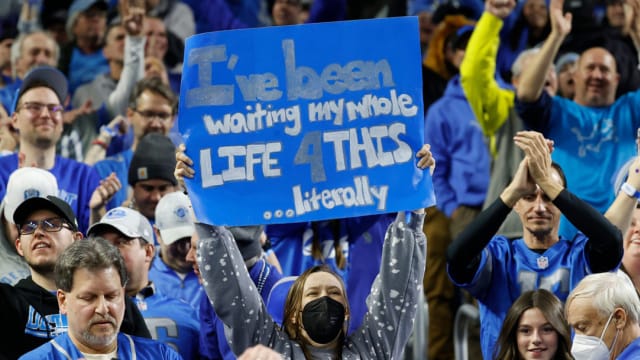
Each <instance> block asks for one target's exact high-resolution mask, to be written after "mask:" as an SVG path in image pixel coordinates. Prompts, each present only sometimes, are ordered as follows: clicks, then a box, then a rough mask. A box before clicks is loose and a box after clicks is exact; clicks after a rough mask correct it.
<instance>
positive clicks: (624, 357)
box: [616, 338, 640, 360]
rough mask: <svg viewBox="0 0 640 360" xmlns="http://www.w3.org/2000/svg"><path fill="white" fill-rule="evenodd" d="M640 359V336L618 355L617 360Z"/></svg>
mask: <svg viewBox="0 0 640 360" xmlns="http://www.w3.org/2000/svg"><path fill="white" fill-rule="evenodd" d="M635 359H640V338H636V339H635V340H633V342H632V343H631V344H629V345H627V347H626V348H624V350H623V351H622V353H620V355H618V357H617V358H616V360H635Z"/></svg>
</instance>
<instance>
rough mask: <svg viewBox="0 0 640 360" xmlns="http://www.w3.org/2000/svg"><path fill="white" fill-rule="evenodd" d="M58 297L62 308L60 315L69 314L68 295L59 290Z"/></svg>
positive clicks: (59, 305)
mask: <svg viewBox="0 0 640 360" xmlns="http://www.w3.org/2000/svg"><path fill="white" fill-rule="evenodd" d="M56 297H57V298H58V307H59V308H60V314H66V313H67V294H65V292H64V291H62V290H60V289H58V292H57V293H56Z"/></svg>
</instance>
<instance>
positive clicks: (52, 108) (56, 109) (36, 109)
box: [16, 101, 64, 116]
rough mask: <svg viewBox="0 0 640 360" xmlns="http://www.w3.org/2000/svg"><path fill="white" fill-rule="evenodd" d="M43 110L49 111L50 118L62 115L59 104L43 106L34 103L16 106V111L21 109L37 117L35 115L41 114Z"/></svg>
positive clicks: (62, 109) (61, 108)
mask: <svg viewBox="0 0 640 360" xmlns="http://www.w3.org/2000/svg"><path fill="white" fill-rule="evenodd" d="M44 108H47V110H48V111H49V114H51V116H59V115H62V111H64V107H62V105H59V104H43V103H41V102H36V101H29V102H25V103H23V104H22V105H20V106H18V108H17V109H16V111H20V110H22V109H27V111H29V112H30V113H31V114H33V115H36V116H37V115H40V114H42V110H44Z"/></svg>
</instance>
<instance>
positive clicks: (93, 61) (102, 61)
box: [67, 47, 110, 94]
mask: <svg viewBox="0 0 640 360" xmlns="http://www.w3.org/2000/svg"><path fill="white" fill-rule="evenodd" d="M109 71H110V70H109V62H108V61H107V58H105V57H104V54H103V53H102V50H99V51H96V52H94V53H93V54H83V53H82V51H80V50H79V49H78V48H77V47H74V48H73V52H72V53H71V62H70V64H69V76H67V78H68V79H69V94H73V93H74V92H75V91H76V89H77V88H78V87H79V86H80V85H84V84H88V83H90V82H92V81H93V79H95V77H96V76H98V75H101V74H106V73H108V72H109Z"/></svg>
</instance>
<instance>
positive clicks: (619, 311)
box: [613, 308, 627, 330]
mask: <svg viewBox="0 0 640 360" xmlns="http://www.w3.org/2000/svg"><path fill="white" fill-rule="evenodd" d="M613 323H614V324H615V327H616V329H618V330H620V329H623V328H624V327H625V326H626V325H627V312H626V311H625V310H624V309H623V308H616V309H615V310H613Z"/></svg>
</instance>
